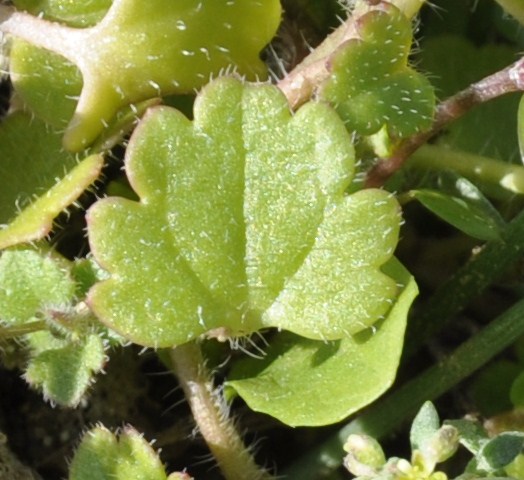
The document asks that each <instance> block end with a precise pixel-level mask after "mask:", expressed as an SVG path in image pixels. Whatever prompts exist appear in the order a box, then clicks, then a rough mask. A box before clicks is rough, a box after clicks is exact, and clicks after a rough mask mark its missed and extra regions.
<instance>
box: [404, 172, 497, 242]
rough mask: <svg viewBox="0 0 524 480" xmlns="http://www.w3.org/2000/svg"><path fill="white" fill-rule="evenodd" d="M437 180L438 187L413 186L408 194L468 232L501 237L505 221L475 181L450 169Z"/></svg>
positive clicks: (492, 237)
mask: <svg viewBox="0 0 524 480" xmlns="http://www.w3.org/2000/svg"><path fill="white" fill-rule="evenodd" d="M437 184H438V185H437V186H438V190H433V189H420V190H412V191H410V192H409V195H410V196H411V197H414V198H416V199H417V200H418V201H420V203H422V204H423V205H424V206H425V207H426V208H427V209H428V210H430V211H431V212H433V213H434V214H435V215H437V216H439V217H440V218H441V219H442V220H444V221H446V222H448V223H449V224H451V225H453V226H454V227H456V228H458V229H459V230H461V231H462V232H464V233H466V234H467V235H470V236H472V237H474V238H478V239H480V240H486V241H487V240H495V239H498V238H500V235H501V233H502V232H503V231H504V229H505V227H506V222H505V221H504V220H503V218H502V217H501V215H500V213H499V212H498V211H497V210H496V209H495V207H494V206H493V205H492V203H491V202H490V201H489V200H488V199H487V198H486V197H485V196H484V194H483V193H482V192H481V191H480V190H479V189H478V188H477V187H476V186H475V185H474V184H472V183H471V182H470V181H469V180H466V179H465V178H463V177H459V176H458V175H455V174H452V173H450V172H448V173H446V172H444V173H442V174H441V175H440V176H439V177H438V182H437Z"/></svg>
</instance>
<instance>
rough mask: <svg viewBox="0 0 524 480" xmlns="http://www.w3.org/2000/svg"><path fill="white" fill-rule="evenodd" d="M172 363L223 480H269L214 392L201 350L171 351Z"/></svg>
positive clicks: (194, 345) (183, 347)
mask: <svg viewBox="0 0 524 480" xmlns="http://www.w3.org/2000/svg"><path fill="white" fill-rule="evenodd" d="M170 354H171V360H172V362H173V366H174V370H175V372H176V374H177V377H178V380H179V382H180V384H181V386H182V388H183V390H184V393H185V395H186V398H187V400H188V402H189V406H190V407H191V412H192V413H193V417H194V419H195V421H196V423H197V426H198V428H199V430H200V433H201V434H202V436H203V437H204V440H205V441H206V443H207V445H208V447H209V449H210V450H211V453H212V454H213V456H214V457H215V459H216V461H217V463H218V466H219V467H220V469H221V470H222V473H223V474H224V477H225V478H226V479H228V480H270V479H271V478H273V477H272V476H271V475H270V474H269V473H268V472H266V471H265V470H262V469H260V468H259V467H258V466H257V465H256V464H255V461H254V459H253V457H252V455H251V453H250V452H249V450H248V449H247V448H246V447H245V446H244V443H243V442H242V439H241V438H240V436H239V434H238V432H237V431H236V429H235V426H234V425H233V422H232V421H231V419H230V418H229V417H228V416H227V409H226V408H225V403H224V399H223V398H222V397H221V395H220V393H219V392H218V391H217V390H216V389H215V388H214V386H213V382H212V379H211V375H210V373H209V371H208V369H207V367H206V365H205V361H204V357H203V356H202V352H201V350H200V346H199V345H198V344H197V343H196V342H190V343H186V344H185V345H180V346H178V347H175V348H173V349H172V350H171V353H170Z"/></svg>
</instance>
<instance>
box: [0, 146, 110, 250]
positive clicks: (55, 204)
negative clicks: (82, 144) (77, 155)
mask: <svg viewBox="0 0 524 480" xmlns="http://www.w3.org/2000/svg"><path fill="white" fill-rule="evenodd" d="M103 164H104V160H103V157H102V156H101V155H91V156H90V157H87V158H86V159H85V160H83V161H82V162H81V163H79V164H78V165H77V166H76V167H74V168H72V169H71V170H70V171H69V173H68V174H67V175H66V176H65V177H64V178H62V179H60V180H58V181H57V183H56V184H55V185H54V186H52V187H51V188H50V189H49V190H48V191H47V192H46V193H45V194H44V195H42V196H40V197H38V198H37V199H36V200H34V201H33V202H32V203H31V204H30V205H29V206H28V207H26V208H25V209H24V210H22V211H21V212H20V213H19V214H18V215H17V216H16V218H15V219H14V220H13V221H12V222H11V223H9V225H7V226H6V227H5V228H4V229H3V230H0V249H3V248H6V247H10V246H13V245H16V244H19V243H24V242H30V241H34V240H41V239H43V238H44V237H45V236H46V235H47V234H48V233H49V232H50V231H51V230H52V228H53V220H54V219H55V217H57V216H58V214H59V213H60V212H62V211H63V210H65V209H66V208H67V207H68V206H69V205H70V204H72V203H73V202H74V201H75V200H76V199H77V198H78V197H79V196H80V195H81V194H82V193H83V192H84V190H85V189H86V188H88V187H89V185H91V184H92V183H93V182H94V181H95V180H96V179H97V178H98V177H99V176H100V172H101V170H102V166H103Z"/></svg>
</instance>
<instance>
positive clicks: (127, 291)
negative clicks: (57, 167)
mask: <svg viewBox="0 0 524 480" xmlns="http://www.w3.org/2000/svg"><path fill="white" fill-rule="evenodd" d="M194 118H195V120H194V122H190V121H189V120H187V118H186V117H184V116H183V115H181V114H180V113H179V112H177V111H175V110H173V109H170V108H166V107H162V108H158V109H153V110H150V113H149V114H148V115H146V117H145V119H144V120H143V121H142V123H141V125H139V127H138V128H137V129H136V130H135V133H134V134H133V137H132V138H131V141H130V144H129V147H128V150H127V153H126V171H127V175H128V177H129V181H130V183H131V186H132V187H133V189H134V190H135V191H136V193H137V194H138V195H139V197H140V202H135V201H131V200H127V199H124V198H108V199H105V200H102V201H100V202H98V203H97V204H95V206H94V207H92V208H91V209H90V210H89V212H88V229H89V239H90V243H91V247H92V251H93V254H94V256H95V259H96V260H97V262H98V263H99V264H100V265H101V266H102V268H104V269H105V270H107V271H108V272H109V273H110V274H111V278H110V279H109V280H106V281H104V282H101V283H99V284H97V285H95V286H94V287H93V289H92V290H91V292H90V295H89V301H90V305H91V306H92V308H93V309H94V310H95V312H96V314H97V316H99V318H101V319H102V320H103V321H104V322H105V323H107V325H109V326H110V328H113V329H115V330H116V331H117V332H119V333H121V334H122V335H124V336H125V337H127V338H128V339H130V340H132V341H134V342H136V343H139V344H143V345H150V346H171V345H177V344H181V343H184V342H187V341H189V340H192V339H194V338H196V337H197V336H199V335H200V334H203V333H206V332H208V333H210V334H211V335H213V334H215V335H218V336H221V335H222V334H223V335H225V336H239V335H247V334H249V333H252V332H254V331H257V330H259V329H262V328H265V327H277V328H285V329H287V330H290V331H293V332H295V333H297V334H299V335H302V336H305V337H309V338H313V339H322V340H326V339H333V340H336V339H340V338H343V337H349V336H350V335H351V334H353V333H356V332H358V331H360V330H363V329H365V328H367V327H368V326H371V325H373V324H374V323H376V322H377V321H378V320H379V319H380V318H382V317H383V316H384V315H386V314H387V312H388V311H389V309H390V308H391V304H392V302H393V301H394V299H395V298H396V296H397V293H398V287H397V285H396V282H395V280H394V279H392V278H391V277H390V276H388V275H386V274H384V273H382V272H381V271H380V267H381V265H383V264H384V263H385V262H386V261H387V260H388V259H389V258H391V256H392V254H393V250H394V248H395V245H396V242H397V239H398V230H399V223H400V216H399V209H398V205H397V202H396V200H395V199H394V198H393V197H392V196H391V195H390V194H388V193H387V192H384V191H379V190H367V191H361V192H357V193H356V194H354V195H351V196H345V195H344V193H343V192H344V189H345V187H346V186H347V185H348V183H349V181H350V179H351V176H352V174H353V148H352V146H351V143H350V138H349V135H348V133H347V131H346V129H345V128H344V125H343V123H342V122H341V121H340V119H339V118H338V116H337V115H336V114H335V113H334V112H333V111H332V110H331V109H330V108H329V107H328V106H326V105H324V104H320V103H318V104H317V103H311V104H308V105H306V106H304V107H303V108H302V109H300V110H299V111H298V112H297V114H296V115H294V116H293V115H292V114H291V113H290V111H289V109H288V107H287V103H286V100H285V98H284V97H283V96H282V95H281V93H280V92H279V90H277V89H276V88H274V87H269V86H244V85H242V83H240V82H239V81H236V80H233V79H230V78H224V79H220V80H218V81H216V82H213V83H211V84H210V85H208V86H207V87H206V88H205V89H204V90H203V92H202V93H201V94H200V96H199V97H198V99H197V102H196V104H195V112H194ZM371 219H372V220H371ZM216 329H220V332H221V333H219V332H217V331H216Z"/></svg>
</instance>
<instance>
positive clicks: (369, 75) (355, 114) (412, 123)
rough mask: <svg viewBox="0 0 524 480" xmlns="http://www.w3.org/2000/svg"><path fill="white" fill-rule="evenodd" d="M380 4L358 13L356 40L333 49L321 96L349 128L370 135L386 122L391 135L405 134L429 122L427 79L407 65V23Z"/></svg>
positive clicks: (431, 103) (431, 99) (430, 103)
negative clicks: (336, 49) (381, 7)
mask: <svg viewBox="0 0 524 480" xmlns="http://www.w3.org/2000/svg"><path fill="white" fill-rule="evenodd" d="M384 8H385V10H384V11H379V10H375V11H372V12H370V13H367V14H366V15H363V16H362V17H361V18H360V19H359V20H358V25H357V31H358V33H359V36H360V38H359V39H351V40H348V41H347V42H346V43H345V44H343V45H342V46H341V47H340V48H339V51H338V52H335V54H334V56H333V58H332V60H331V70H332V74H331V76H330V78H329V80H328V81H327V82H326V84H325V85H324V87H323V89H322V92H321V96H322V98H325V99H326V100H328V101H330V102H331V103H332V104H333V105H335V107H336V109H337V112H338V113H339V114H340V115H341V117H342V118H343V119H344V121H345V122H346V124H347V126H348V128H349V129H350V130H355V131H356V132H358V133H360V134H362V135H371V134H373V133H376V132H378V131H379V130H380V129H381V128H382V127H383V126H384V125H386V126H387V129H388V132H389V133H390V134H392V135H393V136H398V137H407V136H410V135H412V134H414V133H416V132H418V131H420V130H424V129H426V128H428V127H429V126H430V125H431V121H432V118H433V109H434V105H435V95H434V93H433V88H432V87H431V84H430V82H429V81H428V80H427V79H426V78H425V77H424V76H423V75H421V74H420V73H418V72H416V71H415V70H414V69H413V68H411V67H409V66H408V55H409V52H410V48H411V43H412V27H411V23H410V21H409V20H408V19H407V18H406V17H405V16H404V15H403V14H402V12H401V11H400V10H398V9H397V8H395V7H393V6H392V5H390V6H388V7H387V8H386V7H384Z"/></svg>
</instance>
